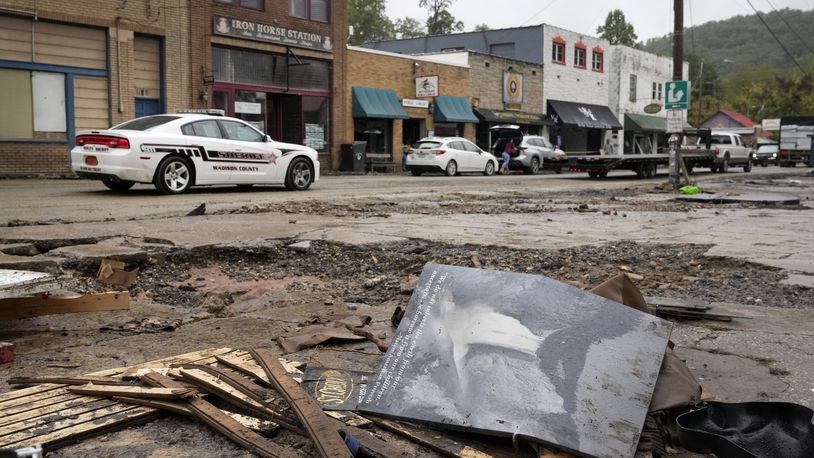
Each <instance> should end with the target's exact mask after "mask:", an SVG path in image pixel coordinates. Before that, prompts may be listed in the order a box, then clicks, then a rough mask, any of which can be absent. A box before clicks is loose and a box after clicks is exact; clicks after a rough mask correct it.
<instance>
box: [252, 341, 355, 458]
mask: <svg viewBox="0 0 814 458" xmlns="http://www.w3.org/2000/svg"><path fill="white" fill-rule="evenodd" d="M250 353H251V355H252V356H253V357H254V359H255V360H257V362H258V364H260V366H261V367H262V368H263V370H264V371H266V374H267V375H268V377H269V380H271V383H272V384H273V385H274V387H275V388H276V389H277V391H279V393H280V395H281V396H283V398H285V400H286V401H288V404H289V406H290V407H291V408H292V410H294V412H295V413H296V414H297V416H298V417H299V418H300V420H301V421H302V423H303V426H305V429H306V430H307V431H308V435H309V436H310V437H311V439H313V441H314V445H315V447H316V449H317V451H318V452H319V454H320V455H321V456H323V457H325V458H333V457H350V456H351V454H350V451H349V450H348V448H347V446H345V442H344V441H343V440H342V438H341V437H340V435H339V431H338V430H337V428H336V424H333V423H331V421H330V419H329V418H328V417H326V416H325V414H324V413H323V412H322V409H321V408H320V407H319V405H318V404H317V403H316V401H314V400H313V399H312V398H311V397H309V396H308V394H306V393H305V391H304V390H303V389H302V388H300V386H299V385H298V384H297V382H295V381H294V380H292V379H291V378H290V377H289V376H288V374H287V373H286V371H285V368H284V367H283V366H282V365H281V364H280V362H279V361H277V359H276V358H275V357H273V356H272V355H271V353H270V352H269V350H268V349H256V350H251V351H250Z"/></svg>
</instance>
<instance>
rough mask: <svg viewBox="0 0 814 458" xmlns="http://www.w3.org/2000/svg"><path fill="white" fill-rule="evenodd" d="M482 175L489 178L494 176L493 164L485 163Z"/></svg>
mask: <svg viewBox="0 0 814 458" xmlns="http://www.w3.org/2000/svg"><path fill="white" fill-rule="evenodd" d="M483 174H484V175H486V176H487V177H490V176H492V175H494V174H495V163H494V162H492V161H489V162H487V163H486V168H484V169H483Z"/></svg>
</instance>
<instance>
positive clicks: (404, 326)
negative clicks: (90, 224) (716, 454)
mask: <svg viewBox="0 0 814 458" xmlns="http://www.w3.org/2000/svg"><path fill="white" fill-rule="evenodd" d="M670 330H671V324H670V323H669V322H667V321H664V320H661V319H659V318H656V317H653V316H651V315H648V314H645V313H642V312H639V311H637V310H634V309H632V308H630V307H626V306H624V305H622V304H619V303H618V302H613V301H610V300H608V299H605V298H602V297H599V296H596V295H594V294H591V293H588V292H586V291H583V290H581V289H578V288H575V287H572V286H568V285H565V284H562V283H559V282H557V281H555V280H552V279H550V278H547V277H543V276H535V275H526V274H517V273H508V272H497V271H489V270H482V269H469V268H463V267H454V266H444V265H437V264H427V265H426V266H425V268H424V271H423V273H422V275H421V278H420V280H419V283H418V285H417V286H416V289H415V292H414V294H413V296H412V299H411V301H410V304H409V306H408V309H407V312H406V314H405V316H404V318H403V320H402V322H401V324H400V326H399V329H398V331H397V333H396V336H395V338H394V340H393V343H392V344H391V346H390V349H389V350H388V352H387V354H386V355H385V360H384V362H383V364H382V365H381V367H380V369H379V372H378V373H377V376H376V379H375V380H374V382H373V383H371V384H369V385H368V390H367V393H366V394H365V395H364V398H363V400H362V402H361V403H360V406H359V408H360V410H362V411H365V412H369V413H373V414H378V415H383V416H387V417H391V418H396V419H405V420H409V421H415V422H422V423H428V424H432V425H436V426H440V427H447V428H453V429H462V430H467V431H473V432H482V433H487V434H494V435H503V436H522V437H527V438H529V439H532V440H536V441H539V442H543V443H546V444H551V445H553V446H555V447H556V448H558V449H561V450H567V451H569V452H572V453H577V454H582V455H590V456H598V457H606V456H607V457H610V456H614V457H616V456H633V454H634V453H635V450H636V444H637V442H638V438H639V435H640V434H641V430H642V426H643V424H644V419H645V416H646V414H647V409H648V406H649V404H650V398H651V396H652V394H653V389H654V385H655V382H656V378H657V376H658V372H659V368H660V366H661V363H662V358H663V357H664V352H665V348H666V346H667V339H668V337H669V335H670Z"/></svg>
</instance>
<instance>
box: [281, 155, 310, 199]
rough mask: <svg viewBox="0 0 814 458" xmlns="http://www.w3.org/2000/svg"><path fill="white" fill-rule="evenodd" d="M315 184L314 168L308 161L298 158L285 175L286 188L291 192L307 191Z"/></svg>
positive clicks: (292, 162)
mask: <svg viewBox="0 0 814 458" xmlns="http://www.w3.org/2000/svg"><path fill="white" fill-rule="evenodd" d="M313 182H314V168H313V167H312V166H311V163H310V162H308V159H305V158H303V157H298V158H296V159H294V160H293V161H291V165H290V166H288V172H287V173H286V175H285V187H286V189H288V190H289V191H305V190H306V189H308V188H310V187H311V184H312V183H313Z"/></svg>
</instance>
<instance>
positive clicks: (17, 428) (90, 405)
mask: <svg viewBox="0 0 814 458" xmlns="http://www.w3.org/2000/svg"><path fill="white" fill-rule="evenodd" d="M115 405H116V402H115V401H111V400H109V399H102V398H94V399H93V400H92V401H86V402H84V403H82V404H80V405H75V406H73V407H67V408H65V409H62V410H59V411H56V412H48V413H46V414H45V415H38V416H33V417H31V416H29V417H27V418H20V420H19V421H15V422H13V423H10V424H8V425H5V426H3V427H2V428H0V441H4V440H5V437H7V436H9V435H11V434H14V433H26V432H27V433H31V432H32V431H33V430H36V429H38V428H42V427H45V426H48V427H50V426H51V425H55V424H57V422H59V421H64V422H66V424H69V423H70V424H73V423H77V422H74V421H72V420H74V419H79V418H81V415H86V414H90V413H91V412H95V411H97V410H100V409H105V408H110V407H113V406H115ZM23 417H25V415H24V416H23ZM81 421H84V420H81Z"/></svg>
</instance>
